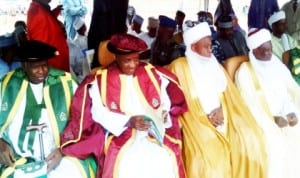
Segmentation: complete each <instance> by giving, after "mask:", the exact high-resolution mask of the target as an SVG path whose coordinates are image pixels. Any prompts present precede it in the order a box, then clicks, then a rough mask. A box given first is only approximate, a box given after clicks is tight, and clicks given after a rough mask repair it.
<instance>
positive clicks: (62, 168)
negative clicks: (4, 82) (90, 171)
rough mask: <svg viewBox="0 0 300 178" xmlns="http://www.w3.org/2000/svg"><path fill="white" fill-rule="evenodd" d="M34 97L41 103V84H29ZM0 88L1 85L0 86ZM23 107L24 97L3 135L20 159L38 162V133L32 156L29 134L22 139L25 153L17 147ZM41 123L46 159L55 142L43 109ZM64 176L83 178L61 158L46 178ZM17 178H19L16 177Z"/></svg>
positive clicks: (68, 161) (76, 169)
mask: <svg viewBox="0 0 300 178" xmlns="http://www.w3.org/2000/svg"><path fill="white" fill-rule="evenodd" d="M30 85H31V87H32V90H33V93H34V96H35V98H36V100H37V102H38V103H41V102H42V97H43V83H41V84H31V83H30ZM73 86H74V88H73V90H74V91H75V89H76V88H77V87H75V86H77V85H76V84H75V83H73ZM0 87H1V84H0ZM0 103H1V97H0ZM25 107H26V97H23V98H22V101H21V103H20V107H19V109H18V110H17V113H16V115H15V117H14V119H13V120H12V122H11V123H10V124H9V126H8V127H7V129H6V131H5V133H4V134H7V135H8V137H9V138H10V140H11V142H12V145H13V148H14V149H15V151H16V153H17V154H18V155H20V156H22V157H33V158H35V159H36V160H40V157H41V156H40V145H39V138H38V133H36V135H35V140H34V144H33V147H32V149H33V150H34V153H33V154H32V153H31V152H30V151H29V150H27V149H26V148H27V143H28V142H27V140H28V137H29V134H27V135H26V136H25V139H24V145H23V148H24V151H25V153H22V152H21V150H20V149H19V147H18V140H19V139H18V137H19V132H20V128H21V126H22V123H23V115H24V111H25ZM41 123H46V125H47V127H46V128H45V129H44V130H43V131H44V132H43V143H44V153H45V156H46V157H47V156H48V155H49V154H50V153H51V152H52V151H53V150H55V149H56V148H57V147H56V144H55V140H54V134H53V132H52V128H51V123H50V120H49V116H48V114H47V110H46V109H43V110H42V112H41V118H40V120H39V124H41ZM66 175H68V177H72V178H83V177H84V176H83V175H81V173H80V171H79V170H78V167H77V166H76V164H75V163H74V162H72V161H71V160H70V159H67V158H64V157H63V158H62V160H61V162H60V164H59V165H58V166H57V167H56V168H55V169H54V170H53V171H51V172H50V173H48V175H47V177H48V178H65V177H66ZM17 178H21V177H18V176H17ZM22 178H24V177H23V176H22Z"/></svg>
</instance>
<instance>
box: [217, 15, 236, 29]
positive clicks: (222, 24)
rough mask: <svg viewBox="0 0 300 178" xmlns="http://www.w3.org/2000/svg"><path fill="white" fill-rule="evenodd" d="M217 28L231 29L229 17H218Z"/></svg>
mask: <svg viewBox="0 0 300 178" xmlns="http://www.w3.org/2000/svg"><path fill="white" fill-rule="evenodd" d="M217 26H218V27H219V28H232V27H233V20H232V17H231V16H229V15H224V16H220V17H219V18H218V19H217Z"/></svg>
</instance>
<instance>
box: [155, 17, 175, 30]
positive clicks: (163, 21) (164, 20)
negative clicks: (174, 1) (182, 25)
mask: <svg viewBox="0 0 300 178" xmlns="http://www.w3.org/2000/svg"><path fill="white" fill-rule="evenodd" d="M158 19H159V26H161V27H168V28H174V29H176V25H177V24H176V21H175V20H173V19H171V18H169V17H167V16H164V15H160V16H159V17H158Z"/></svg>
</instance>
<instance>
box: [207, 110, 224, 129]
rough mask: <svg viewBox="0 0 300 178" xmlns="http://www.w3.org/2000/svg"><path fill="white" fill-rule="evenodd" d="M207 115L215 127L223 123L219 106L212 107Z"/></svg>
mask: <svg viewBox="0 0 300 178" xmlns="http://www.w3.org/2000/svg"><path fill="white" fill-rule="evenodd" d="M207 117H208V120H209V121H210V123H211V124H212V125H213V126H215V127H218V126H219V125H222V124H223V123H224V117H223V112H222V108H221V107H218V108H216V109H214V110H213V111H212V112H211V113H210V114H208V116H207Z"/></svg>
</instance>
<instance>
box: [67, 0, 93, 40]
mask: <svg viewBox="0 0 300 178" xmlns="http://www.w3.org/2000/svg"><path fill="white" fill-rule="evenodd" d="M62 5H63V11H62V16H63V17H64V20H65V22H64V24H65V28H66V31H67V35H68V38H70V39H71V40H73V39H74V38H75V35H76V29H74V26H73V23H74V21H75V19H76V18H77V17H82V18H84V16H85V14H86V13H87V7H86V6H85V4H84V1H83V0H62Z"/></svg>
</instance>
